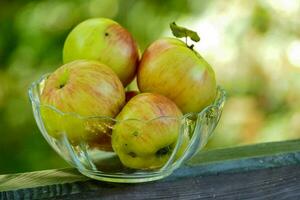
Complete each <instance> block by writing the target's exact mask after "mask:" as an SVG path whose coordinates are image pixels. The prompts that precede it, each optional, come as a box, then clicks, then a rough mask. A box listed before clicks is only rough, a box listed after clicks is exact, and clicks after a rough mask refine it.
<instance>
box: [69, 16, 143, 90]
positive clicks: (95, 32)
mask: <svg viewBox="0 0 300 200" xmlns="http://www.w3.org/2000/svg"><path fill="white" fill-rule="evenodd" d="M77 59H88V60H98V61H100V62H101V63H104V64H105V65H107V66H108V67H110V68H112V70H113V71H114V72H115V73H116V74H117V75H118V77H119V78H120V80H121V82H122V83H123V85H124V86H126V85H127V84H129V83H130V82H131V81H132V80H133V78H134V76H135V73H136V68H137V65H138V62H139V50H138V46H137V44H136V42H135V41H134V40H133V38H132V36H131V34H130V33H129V32H128V31H127V30H126V29H125V28H123V27H122V26H121V25H120V24H118V23H117V22H115V21H113V20H110V19H106V18H94V19H88V20H86V21H83V22H81V23H80V24H78V25H77V26H76V27H75V28H74V29H73V30H72V31H71V32H70V33H69V35H68V36H67V39H66V41H65V44H64V48H63V61H64V63H68V62H70V61H73V60H77Z"/></svg>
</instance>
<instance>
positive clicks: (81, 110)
mask: <svg viewBox="0 0 300 200" xmlns="http://www.w3.org/2000/svg"><path fill="white" fill-rule="evenodd" d="M40 99H41V116H42V119H43V121H44V124H45V127H46V129H47V131H48V133H49V134H50V135H52V136H53V137H60V136H61V135H62V133H63V132H65V133H66V134H67V136H68V139H69V140H70V141H71V142H72V143H73V144H75V145H76V144H78V143H79V142H81V141H87V142H91V143H92V144H93V146H98V147H99V148H100V149H103V150H111V149H112V148H111V138H110V137H111V136H110V130H109V129H107V128H105V126H106V125H107V124H108V123H110V122H107V120H106V121H105V120H101V118H99V119H94V118H93V119H88V118H85V117H90V116H105V117H115V116H116V115H117V114H118V113H119V111H120V110H121V109H122V107H123V105H124V104H125V91H124V88H123V85H122V83H121V81H120V80H119V78H118V77H117V75H116V74H115V73H114V72H113V71H112V70H111V69H110V68H109V67H107V66H105V65H104V64H101V63H99V62H96V61H87V60H77V61H73V62H71V63H68V64H65V65H63V66H61V67H60V68H58V69H57V70H56V71H55V72H53V73H52V74H51V75H50V76H49V77H48V79H47V80H46V81H45V86H44V88H43V91H42V94H41V98H40ZM49 106H52V107H54V108H56V109H58V110H59V111H61V112H64V113H71V114H64V115H62V114H59V113H58V112H56V111H54V110H53V109H51V107H49ZM78 115H80V117H78ZM82 117H83V118H82ZM95 143H96V144H97V145H95Z"/></svg>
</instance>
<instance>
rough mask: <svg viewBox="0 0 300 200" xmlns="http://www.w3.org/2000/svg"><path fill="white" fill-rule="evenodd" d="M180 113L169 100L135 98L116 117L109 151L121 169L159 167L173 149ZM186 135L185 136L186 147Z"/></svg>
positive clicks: (150, 96) (146, 96)
mask: <svg viewBox="0 0 300 200" xmlns="http://www.w3.org/2000/svg"><path fill="white" fill-rule="evenodd" d="M181 117H182V113H181V111H180V110H179V108H178V107H177V106H176V104H175V103H174V102H172V101H171V100H169V99H168V98H166V97H164V96H162V95H159V94H152V93H142V94H138V95H136V96H134V97H133V98H132V99H131V100H130V101H129V102H128V103H127V104H126V105H125V106H124V107H123V109H122V110H121V112H120V113H119V114H118V116H117V117H116V124H115V125H114V128H113V132H112V147H113V149H114V151H115V152H116V153H117V155H118V156H119V158H120V161H121V162H122V163H123V165H124V166H126V167H129V168H133V169H153V168H158V167H162V166H163V165H164V164H165V163H166V162H167V160H168V159H169V158H170V155H171V154H172V151H173V149H174V147H175V145H176V142H177V139H178V135H179V132H180V131H179V129H180V125H181ZM188 137H189V136H188V135H184V142H183V144H184V145H181V148H180V149H181V150H180V151H179V152H180V153H182V152H183V151H182V149H184V148H185V147H186V145H187V141H188V139H189V138H188Z"/></svg>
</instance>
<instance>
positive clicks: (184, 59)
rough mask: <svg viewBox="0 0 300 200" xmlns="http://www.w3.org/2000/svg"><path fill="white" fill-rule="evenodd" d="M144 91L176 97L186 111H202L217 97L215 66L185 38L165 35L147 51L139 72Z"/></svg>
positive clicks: (138, 80) (139, 81)
mask: <svg viewBox="0 0 300 200" xmlns="http://www.w3.org/2000/svg"><path fill="white" fill-rule="evenodd" d="M137 82H138V87H139V90H140V91H141V92H151V93H158V94H161V95H164V96H166V97H168V98H169V99H171V100H173V101H174V102H175V103H176V104H177V106H178V107H179V108H180V110H181V111H182V112H183V113H188V112H199V111H201V110H202V109H203V108H204V107H206V106H208V105H209V104H211V103H212V102H213V100H214V99H215V96H216V91H217V90H216V79H215V73H214V71H213V69H212V68H211V66H210V65H209V64H208V63H207V62H206V61H205V60H204V59H203V58H202V57H201V56H200V55H199V54H198V53H197V52H196V51H194V50H192V49H190V48H188V47H187V45H186V44H185V43H184V42H182V41H181V40H178V39H175V38H162V39H159V40H156V41H155V42H153V43H152V44H151V45H150V46H149V47H148V48H147V49H146V50H145V51H144V53H143V56H142V59H141V61H140V64H139V67H138V73H137Z"/></svg>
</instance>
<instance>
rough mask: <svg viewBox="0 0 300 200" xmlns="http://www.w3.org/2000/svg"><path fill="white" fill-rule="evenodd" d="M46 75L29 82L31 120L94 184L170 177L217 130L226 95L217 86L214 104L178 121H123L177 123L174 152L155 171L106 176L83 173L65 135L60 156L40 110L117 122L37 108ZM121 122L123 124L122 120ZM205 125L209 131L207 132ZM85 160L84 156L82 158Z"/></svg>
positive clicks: (64, 156) (90, 172)
mask: <svg viewBox="0 0 300 200" xmlns="http://www.w3.org/2000/svg"><path fill="white" fill-rule="evenodd" d="M49 75H50V74H45V75H43V76H42V77H41V78H40V79H39V80H37V81H35V82H33V83H32V84H31V86H30V87H29V90H28V94H29V98H30V102H31V104H32V108H33V113H34V118H35V120H36V123H37V125H38V127H39V129H40V131H41V133H42V135H43V136H44V138H45V139H46V140H47V142H48V143H49V144H50V146H51V147H52V148H53V149H54V150H55V151H56V152H57V153H58V154H59V155H60V156H61V157H62V158H63V159H64V160H66V161H67V162H68V163H69V164H70V165H72V166H74V167H76V168H77V169H78V170H79V171H80V172H81V173H82V174H84V175H86V176H88V177H90V178H93V179H97V180H103V181H108V182H124V183H136V182H146V181H153V180H157V179H161V178H164V177H166V176H168V175H170V174H171V173H172V172H173V171H174V170H175V169H177V168H178V167H179V166H180V165H182V164H183V163H184V162H186V161H187V160H189V159H190V158H191V157H193V156H194V155H195V154H197V153H198V152H199V151H200V150H201V149H202V148H203V147H204V146H205V145H206V143H207V142H208V140H209V138H210V137H211V135H212V133H213V130H214V129H215V127H216V126H217V124H218V122H219V119H220V117H221V114H222V111H223V106H224V103H225V101H226V92H225V90H224V89H222V88H221V87H220V86H218V89H217V95H216V98H215V100H214V102H213V103H212V104H211V105H209V106H207V107H205V108H204V109H203V110H202V111H201V112H199V113H187V114H185V115H183V116H182V117H180V118H176V117H170V116H162V117H158V118H154V119H151V120H149V121H142V120H139V119H126V121H129V120H136V121H140V122H143V123H148V122H150V121H155V120H160V119H165V118H167V119H169V118H170V119H177V120H179V121H180V122H181V126H180V132H179V135H178V139H177V142H176V145H175V148H174V149H173V152H172V154H171V155H170V157H169V159H168V161H167V162H166V163H165V164H164V165H163V166H162V167H161V168H158V169H155V170H151V171H148V170H137V171H135V172H134V173H130V174H127V173H107V172H102V171H99V170H97V169H96V168H94V169H93V167H91V168H92V169H86V167H84V166H83V165H82V163H81V162H80V161H79V159H78V158H77V155H76V154H75V152H74V149H73V148H72V146H71V144H70V142H69V141H68V138H67V136H66V135H63V136H62V138H61V144H60V145H63V146H65V147H66V149H67V151H68V153H69V156H66V154H65V153H63V152H62V150H61V148H60V147H59V146H58V144H57V141H55V140H54V139H53V137H52V136H50V135H49V134H48V133H47V130H46V128H45V127H44V124H43V120H42V118H41V115H40V107H41V106H45V107H48V108H49V109H51V110H53V111H55V112H57V113H58V114H59V115H62V116H64V115H72V116H73V117H76V118H78V119H82V120H86V119H102V120H103V119H105V120H111V121H114V122H116V123H117V122H118V120H116V119H114V118H111V117H106V116H88V117H86V116H81V115H79V114H76V113H64V112H62V111H60V110H58V109H57V108H55V107H53V106H50V105H41V104H40V99H39V95H40V93H41V92H42V89H43V86H44V82H45V80H46V78H47V77H48V76H49ZM211 112H213V113H214V114H215V115H214V118H212V119H213V121H208V120H209V118H210V117H209V116H210V114H211ZM191 118H192V119H193V120H194V122H195V127H194V129H193V133H192V134H191V137H190V140H189V143H188V145H187V147H185V149H184V151H183V153H182V156H181V157H179V158H175V156H176V153H177V152H178V151H179V148H180V147H181V144H182V140H183V134H184V131H187V130H186V126H185V125H184V124H185V123H186V121H187V120H191ZM124 121H125V120H124ZM208 125H210V126H209V128H208ZM205 128H206V129H205ZM83 153H84V154H87V153H86V152H83ZM86 156H87V155H86ZM86 159H88V162H89V163H90V164H91V166H92V165H93V164H92V163H91V161H90V160H89V158H88V156H87V158H86Z"/></svg>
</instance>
